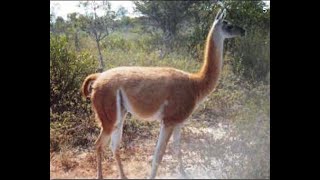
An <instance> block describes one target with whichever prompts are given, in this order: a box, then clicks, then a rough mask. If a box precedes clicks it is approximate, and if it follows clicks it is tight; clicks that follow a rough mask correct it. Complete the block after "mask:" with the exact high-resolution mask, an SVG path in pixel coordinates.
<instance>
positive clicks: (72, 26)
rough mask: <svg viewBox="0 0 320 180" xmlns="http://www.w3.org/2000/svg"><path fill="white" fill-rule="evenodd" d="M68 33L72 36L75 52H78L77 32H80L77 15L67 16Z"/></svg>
mask: <svg viewBox="0 0 320 180" xmlns="http://www.w3.org/2000/svg"><path fill="white" fill-rule="evenodd" d="M67 17H68V24H69V26H68V27H69V31H70V32H71V33H72V34H73V35H74V45H75V47H76V50H77V51H79V50H80V42H79V31H80V25H81V24H80V20H79V18H78V17H79V14H78V13H71V14H68V15H67Z"/></svg>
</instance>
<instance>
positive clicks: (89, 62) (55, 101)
mask: <svg viewBox="0 0 320 180" xmlns="http://www.w3.org/2000/svg"><path fill="white" fill-rule="evenodd" d="M95 67H97V65H96V61H95V60H94V59H93V57H92V56H91V55H90V53H88V52H86V51H83V52H80V53H75V52H73V51H71V50H70V48H69V47H68V44H67V40H66V38H65V37H64V36H51V37H50V111H51V115H52V114H56V113H58V114H62V113H63V112H66V111H72V112H74V113H79V112H81V113H84V112H85V113H87V112H88V110H89V109H90V108H89V105H88V104H85V103H83V101H82V98H81V95H80V87H81V84H82V82H83V80H84V78H85V77H86V76H87V75H88V74H91V73H93V72H94V70H95ZM54 119H55V120H59V118H53V117H52V119H51V120H54Z"/></svg>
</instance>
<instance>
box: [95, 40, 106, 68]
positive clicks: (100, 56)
mask: <svg viewBox="0 0 320 180" xmlns="http://www.w3.org/2000/svg"><path fill="white" fill-rule="evenodd" d="M96 43H97V47H98V52H99V63H100V64H99V68H98V70H97V71H98V72H103V70H104V63H103V57H102V54H101V49H100V43H99V40H98V39H96Z"/></svg>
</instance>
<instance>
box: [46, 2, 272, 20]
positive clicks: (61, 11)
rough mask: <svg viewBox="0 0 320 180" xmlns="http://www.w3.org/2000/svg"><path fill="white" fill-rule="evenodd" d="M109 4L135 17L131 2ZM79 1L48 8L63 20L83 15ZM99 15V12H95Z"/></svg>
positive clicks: (57, 3)
mask: <svg viewBox="0 0 320 180" xmlns="http://www.w3.org/2000/svg"><path fill="white" fill-rule="evenodd" d="M109 2H110V3H111V9H112V10H113V11H117V10H118V8H119V7H120V6H123V7H124V8H126V9H127V10H128V15H129V16H136V14H134V12H133V9H134V4H133V1H109ZM264 2H265V3H266V4H267V5H268V6H270V1H264ZM78 4H79V1H50V8H52V7H54V8H53V11H54V12H55V15H56V17H58V16H61V17H63V19H67V14H69V13H73V12H78V13H81V14H82V13H84V10H83V9H81V8H79V7H77V5H78ZM97 14H98V15H99V12H97Z"/></svg>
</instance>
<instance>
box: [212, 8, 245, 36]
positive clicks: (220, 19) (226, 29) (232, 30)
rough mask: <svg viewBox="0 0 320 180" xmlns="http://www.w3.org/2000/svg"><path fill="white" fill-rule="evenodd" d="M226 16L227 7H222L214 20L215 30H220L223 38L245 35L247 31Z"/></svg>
mask: <svg viewBox="0 0 320 180" xmlns="http://www.w3.org/2000/svg"><path fill="white" fill-rule="evenodd" d="M225 17H226V9H223V10H221V9H220V11H219V12H218V14H217V15H216V18H215V21H214V29H215V32H219V34H220V35H221V36H222V37H223V38H233V37H237V36H244V35H245V32H246V31H245V30H244V29H243V28H241V27H239V26H237V25H233V24H231V23H230V22H228V21H226V20H224V18H225Z"/></svg>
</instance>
